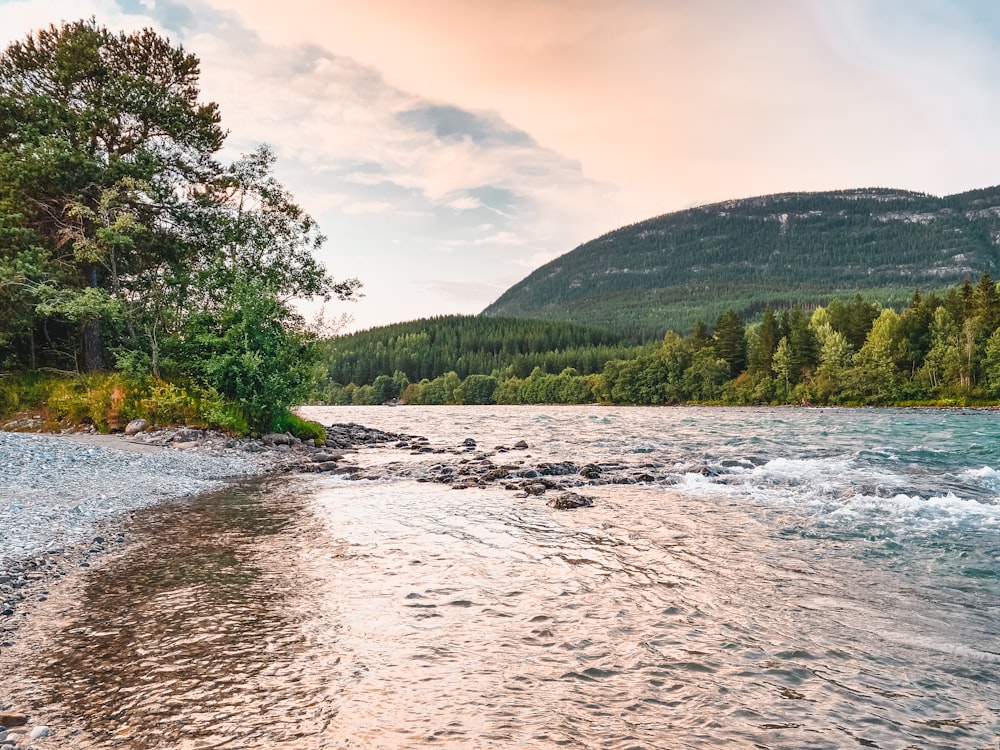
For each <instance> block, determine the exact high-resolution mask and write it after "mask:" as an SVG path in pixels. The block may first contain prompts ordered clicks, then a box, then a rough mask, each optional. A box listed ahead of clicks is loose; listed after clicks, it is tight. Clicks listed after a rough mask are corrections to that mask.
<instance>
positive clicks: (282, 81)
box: [0, 0, 1000, 328]
mask: <svg viewBox="0 0 1000 750" xmlns="http://www.w3.org/2000/svg"><path fill="white" fill-rule="evenodd" d="M91 15H93V16H95V17H96V18H97V20H98V21H99V22H100V23H102V24H104V25H106V26H108V27H110V28H113V29H119V28H121V29H135V28H140V27H143V26H152V27H154V28H156V29H158V30H159V31H161V32H162V33H163V34H165V35H167V36H169V37H170V39H171V40H172V41H174V42H177V43H181V44H183V45H184V47H185V48H186V49H188V50H189V51H191V52H194V53H195V54H196V55H197V56H198V57H199V58H200V59H201V61H202V91H203V98H204V99H206V100H213V101H217V102H218V103H219V105H220V107H221V110H222V115H223V123H224V125H225V127H227V128H228V129H229V131H230V133H231V134H230V137H229V140H228V142H227V154H226V156H236V155H238V154H239V153H240V152H244V151H249V150H251V149H253V148H255V147H256V146H257V145H259V144H260V143H269V144H271V145H272V146H273V148H274V150H275V152H276V153H277V155H278V159H279V162H278V167H277V171H278V176H279V177H280V178H281V179H282V180H283V181H284V182H285V183H286V185H288V187H289V188H290V189H291V190H292V192H293V193H294V194H295V196H296V197H297V199H298V201H299V203H301V204H302V205H303V206H304V207H305V208H306V209H307V210H308V211H309V212H310V213H311V214H312V215H313V216H314V217H315V218H316V219H318V220H319V222H320V224H321V226H322V227H323V229H324V232H325V233H326V234H327V235H328V237H329V240H328V242H327V244H326V247H325V250H324V253H323V260H324V262H325V263H326V265H327V267H328V268H329V269H330V270H331V271H332V272H333V274H334V275H335V276H336V277H338V278H343V277H347V276H357V277H358V278H360V279H361V280H362V281H363V282H364V284H365V289H364V292H365V295H366V296H365V297H364V299H362V300H360V301H359V302H357V303H356V304H351V305H343V304H341V305H335V306H331V307H330V308H328V312H330V313H332V314H335V315H336V314H340V313H343V312H348V313H350V314H351V315H352V316H353V318H354V322H353V323H352V325H351V327H352V328H365V327H370V326H373V325H380V324H384V323H390V322H395V321H400V320H410V319H413V318H418V317H424V316H428V315H439V314H445V313H458V312H461V313H472V312H479V311H480V310H482V309H483V308H484V307H486V305H488V304H489V303H490V302H492V301H493V300H494V299H495V298H496V297H497V296H499V295H500V293H501V292H503V291H504V290H505V289H506V288H507V287H508V286H510V285H511V284H513V283H514V282H516V281H518V280H519V279H521V278H523V277H524V276H525V275H527V274H528V273H529V272H530V271H531V270H533V269H534V268H536V267H538V266H539V265H541V264H542V263H544V262H546V261H548V260H551V259H552V258H554V257H556V256H558V255H561V254H562V253H565V252H567V251H569V250H571V249H573V247H575V246H576V245H578V244H579V243H581V242H584V241H586V240H588V239H592V238H593V237H595V236H597V235H599V234H602V233H604V232H606V231H609V230H611V229H614V228H616V227H618V226H621V225H623V224H628V223H631V222H635V221H639V220H642V219H646V218H649V217H651V216H655V215H658V214H662V213H667V212H669V211H675V210H678V209H682V208H687V207H690V206H695V205H700V204H704V203H711V202H714V201H720V200H726V199H729V198H738V197H746V196H752V195H760V194H767V193H776V192H787V191H800V190H828V189H837V188H851V187H866V186H880V187H894V188H903V189H909V190H917V191H923V192H928V193H933V194H936V195H944V194H949V193H954V192H960V191H963V190H968V189H973V188H979V187H985V186H988V185H994V184H997V183H1000V144H998V140H1000V76H998V75H997V71H1000V3H997V2H994V1H993V0H982V2H976V1H974V0H617V1H616V2H607V1H602V0H504V1H503V2H497V1H495V0H419V1H418V0H409V1H408V2H407V1H404V0H364V1H362V0H344V1H341V0H281V1H280V2H275V1H274V0H268V1H267V2H256V1H250V0H32V1H19V0H13V1H12V0H0V42H2V43H3V44H6V43H7V42H9V41H11V40H13V39H18V38H21V37H23V36H25V35H26V34H27V33H28V32H29V31H30V30H32V29H36V28H38V27H40V26H44V25H48V24H49V23H58V22H59V21H60V20H75V19H78V18H81V17H89V16H91Z"/></svg>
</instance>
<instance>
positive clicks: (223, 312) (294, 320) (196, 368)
mask: <svg viewBox="0 0 1000 750" xmlns="http://www.w3.org/2000/svg"><path fill="white" fill-rule="evenodd" d="M301 323H302V321H301V319H300V318H298V317H297V316H295V315H294V314H293V313H292V312H291V311H290V310H289V309H288V307H287V306H286V305H284V304H283V303H282V302H280V301H279V300H278V299H277V298H276V297H275V296H274V294H273V293H271V292H270V291H269V289H268V288H267V287H265V286H263V285H262V284H261V283H260V282H259V281H258V280H256V279H254V280H250V279H238V280H236V282H235V286H234V288H233V289H232V290H231V295H230V297H229V298H228V299H227V300H225V302H224V304H223V306H222V307H221V309H219V310H218V311H217V312H214V313H203V314H202V315H200V316H197V317H193V318H192V319H191V320H190V321H189V324H188V326H187V330H186V336H185V338H184V341H183V343H182V344H179V350H180V354H181V358H182V359H184V360H186V361H188V362H190V363H191V364H190V365H189V366H190V369H191V371H192V375H193V377H194V378H195V380H196V381H197V382H199V383H200V384H201V385H204V386H207V387H210V388H212V389H213V390H214V391H215V392H217V393H219V394H221V395H222V396H223V397H224V398H225V399H226V400H227V401H229V402H230V403H232V404H234V405H237V406H238V407H239V408H240V410H241V411H242V414H243V418H244V419H245V420H246V422H247V424H248V425H249V426H250V427H251V428H252V429H254V430H257V431H259V432H264V431H268V430H271V429H274V426H275V424H276V422H277V421H278V420H279V418H282V417H283V415H284V413H285V411H286V410H287V408H288V407H289V406H291V405H293V404H295V403H301V402H302V401H303V400H305V399H306V398H307V396H308V395H309V393H310V392H311V390H312V388H313V375H314V371H313V367H312V365H313V362H314V361H315V348H314V346H313V342H312V340H311V338H310V337H309V336H308V335H307V334H306V333H305V332H304V331H303V330H302V325H301Z"/></svg>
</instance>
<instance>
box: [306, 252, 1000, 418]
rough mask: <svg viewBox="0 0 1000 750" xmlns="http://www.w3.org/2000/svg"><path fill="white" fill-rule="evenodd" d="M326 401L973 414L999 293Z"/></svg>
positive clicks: (984, 382) (752, 328)
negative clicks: (922, 408)
mask: <svg viewBox="0 0 1000 750" xmlns="http://www.w3.org/2000/svg"><path fill="white" fill-rule="evenodd" d="M326 397H327V399H328V400H329V401H331V402H332V403H355V404H366V403H368V404H370V403H382V402H383V401H385V400H388V399H389V398H396V397H398V398H399V399H400V400H401V401H403V402H405V403H410V404H442V403H455V404H460V403H465V404H490V403H500V404H522V403H572V404H577V403H591V402H602V403H620V404H682V403H720V404H734V405H741V404H745V405H749V404H823V405H832V404H848V405H862V404H865V405H890V404H905V403H911V404H939V405H940V404H966V405H967V404H981V403H994V402H996V401H997V400H998V399H1000V291H998V286H997V284H996V282H994V281H993V279H992V277H991V276H990V274H989V272H988V271H984V272H983V273H982V274H981V276H980V278H979V280H978V282H977V283H976V284H972V283H970V282H969V281H968V280H966V281H965V282H964V283H963V284H962V285H961V286H955V287H950V288H948V289H947V290H946V291H945V292H944V293H943V294H941V295H938V294H934V293H930V294H925V295H921V294H920V293H919V292H913V293H912V295H911V298H910V301H909V303H908V304H907V305H906V306H905V307H903V308H902V309H900V310H898V311H897V310H896V309H894V308H892V307H883V306H882V305H880V304H878V303H874V302H870V301H868V300H866V299H864V298H863V297H861V296H860V295H855V296H854V297H853V298H848V299H839V298H838V299H834V300H833V301H831V302H830V303H829V304H828V305H826V306H819V307H816V308H814V309H812V310H811V311H808V312H807V311H806V310H805V309H803V308H802V307H800V306H792V307H789V308H786V309H784V310H781V311H780V312H778V311H775V310H774V309H773V308H771V307H770V306H767V307H765V308H764V311H763V313H762V314H761V315H760V316H758V317H757V318H755V319H754V320H752V321H750V322H749V323H747V322H745V321H744V320H742V319H741V318H740V316H739V315H738V314H737V313H736V312H735V311H733V310H728V311H726V312H724V313H723V314H722V315H720V316H719V317H718V319H717V320H716V321H715V325H714V327H713V328H712V329H709V328H708V327H707V326H704V325H701V324H697V325H696V326H695V327H694V330H693V331H692V333H691V334H690V335H688V336H681V335H679V334H677V333H676V332H674V331H669V332H668V333H667V334H666V335H665V336H664V337H663V339H662V341H661V342H660V344H659V345H657V346H652V347H647V348H645V349H641V350H638V351H637V352H636V353H635V354H634V355H633V356H628V357H622V358H614V359H610V360H609V361H607V363H606V364H605V365H604V368H603V370H602V371H601V372H600V373H596V372H594V373H584V372H580V371H578V370H576V369H573V368H567V369H564V370H561V371H555V370H549V371H546V370H545V369H543V368H542V367H541V366H539V367H536V368H535V369H534V370H532V372H531V373H529V374H528V375H527V376H524V375H520V374H515V373H513V372H512V371H511V369H510V368H509V367H507V368H503V369H497V370H493V371H492V372H485V371H483V372H479V373H475V374H469V375H468V376H466V377H465V378H462V377H460V376H459V374H458V373H457V372H448V373H445V374H443V375H440V376H438V377H435V378H433V379H426V378H425V379H423V380H420V381H419V382H411V381H410V380H409V379H408V378H407V376H406V375H405V374H404V373H402V372H399V371H397V372H395V373H392V374H390V373H388V372H384V373H383V374H381V375H379V376H378V377H376V378H375V379H374V381H372V383H370V384H363V385H360V386H359V385H357V384H355V383H348V384H347V385H346V386H342V385H336V384H333V385H328V387H327V392H326Z"/></svg>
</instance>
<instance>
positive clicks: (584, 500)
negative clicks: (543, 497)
mask: <svg viewBox="0 0 1000 750" xmlns="http://www.w3.org/2000/svg"><path fill="white" fill-rule="evenodd" d="M545 504H546V505H547V506H549V507H550V508H555V509H556V510H572V509H573V508H589V507H591V506H592V505H593V504H594V501H593V499H592V498H589V497H586V496H585V495H578V494H576V493H575V492H563V493H562V494H559V495H556V496H555V497H553V498H551V499H549V501H548V502H547V503H545Z"/></svg>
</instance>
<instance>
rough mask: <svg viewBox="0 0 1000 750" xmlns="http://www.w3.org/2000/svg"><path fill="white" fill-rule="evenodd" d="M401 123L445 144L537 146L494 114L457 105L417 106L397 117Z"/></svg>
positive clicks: (521, 131) (521, 132)
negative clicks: (470, 142) (476, 111)
mask: <svg viewBox="0 0 1000 750" xmlns="http://www.w3.org/2000/svg"><path fill="white" fill-rule="evenodd" d="M396 119H398V120H399V121H400V122H401V123H402V124H404V125H406V126H408V127H411V128H414V129H417V130H426V131H429V132H431V133H433V134H434V137H435V138H439V139H441V140H445V141H463V140H470V141H473V142H475V143H484V144H504V145H511V146H527V147H531V146H534V145H535V142H534V140H533V139H532V138H531V136H529V135H528V134H527V133H525V132H524V131H523V130H517V129H516V128H512V127H511V126H510V125H509V124H508V123H506V122H504V121H503V119H502V118H500V117H499V116H497V115H496V114H494V113H478V114H477V113H475V112H469V111H467V110H464V109H461V108H459V107H455V106H444V105H440V104H430V105H423V106H419V107H415V108H413V109H408V110H405V111H403V112H400V113H399V114H397V115H396Z"/></svg>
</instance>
